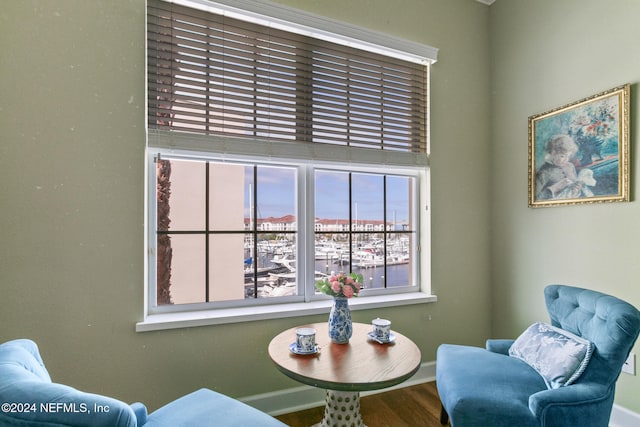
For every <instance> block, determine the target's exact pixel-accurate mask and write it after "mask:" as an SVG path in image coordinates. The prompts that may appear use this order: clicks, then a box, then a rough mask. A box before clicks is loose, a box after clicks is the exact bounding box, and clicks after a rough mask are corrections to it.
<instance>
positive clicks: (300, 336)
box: [296, 328, 316, 353]
mask: <svg viewBox="0 0 640 427" xmlns="http://www.w3.org/2000/svg"><path fill="white" fill-rule="evenodd" d="M296 347H297V350H298V351H299V352H301V353H311V352H313V351H315V349H316V330H315V329H313V328H298V329H297V330H296Z"/></svg>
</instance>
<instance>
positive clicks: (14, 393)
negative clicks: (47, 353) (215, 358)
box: [0, 339, 286, 427]
mask: <svg viewBox="0 0 640 427" xmlns="http://www.w3.org/2000/svg"><path fill="white" fill-rule="evenodd" d="M0 406H1V408H0V426H21V427H26V426H34V427H35V426H38V427H42V426H51V427H63V426H83V427H136V426H145V427H180V426H185V427H187V426H188V427H195V426H198V427H200V426H213V425H215V426H224V427H247V426H260V427H263V426H264V427H266V426H269V427H286V425H285V424H283V423H281V422H280V421H278V420H276V419H275V418H272V417H271V416H269V415H267V414H265V413H263V412H260V411H259V410H257V409H255V408H252V407H251V406H248V405H245V404H244V403H242V402H239V401H237V400H235V399H232V398H230V397H227V396H225V395H223V394H220V393H216V392H214V391H212V390H209V389H206V388H202V389H200V390H197V391H194V392H193V393H190V394H188V395H186V396H183V397H181V398H179V399H177V400H174V401H173V402H170V403H168V404H166V405H165V406H163V407H162V408H160V409H158V410H156V411H154V412H152V413H151V414H148V413H147V408H146V407H145V406H144V405H143V404H142V403H139V402H137V403H133V404H132V405H128V404H126V403H124V402H122V401H119V400H117V399H113V398H111V397H107V396H101V395H99V394H93V393H85V392H83V391H80V390H77V389H75V388H72V387H69V386H66V385H64V384H58V383H54V382H52V381H51V377H50V376H49V373H48V372H47V369H46V368H45V367H44V363H43V361H42V358H41V356H40V353H39V351H38V346H37V345H36V343H35V342H33V341H31V340H28V339H18V340H13V341H8V342H6V343H4V344H2V345H0Z"/></svg>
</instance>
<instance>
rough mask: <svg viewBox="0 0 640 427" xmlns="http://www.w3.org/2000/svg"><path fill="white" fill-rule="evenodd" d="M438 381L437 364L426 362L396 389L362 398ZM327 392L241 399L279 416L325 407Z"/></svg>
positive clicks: (277, 393)
mask: <svg viewBox="0 0 640 427" xmlns="http://www.w3.org/2000/svg"><path fill="white" fill-rule="evenodd" d="M435 379H436V362H426V363H423V364H422V365H420V369H418V372H416V374H415V375H414V376H412V377H411V378H409V379H408V380H407V381H405V382H403V383H401V384H398V385H396V386H394V387H389V388H385V389H382V390H375V391H368V392H363V393H362V394H361V395H362V396H368V395H371V394H376V393H383V392H385V391H389V390H395V389H398V388H403V387H408V386H412V385H416V384H422V383H425V382H429V381H435ZM324 397H325V391H324V390H323V389H319V388H315V387H311V386H300V387H294V388H289V389H285V390H278V391H274V392H270V393H263V394H257V395H254V396H247V397H244V398H241V399H239V400H240V401H242V402H244V403H246V404H247V405H250V406H253V407H254V408H257V409H259V410H261V411H262V412H266V413H268V414H269V415H272V416H277V415H282V414H288V413H290V412H296V411H302V410H304V409H309V408H315V407H318V406H324Z"/></svg>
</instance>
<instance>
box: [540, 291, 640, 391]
mask: <svg viewBox="0 0 640 427" xmlns="http://www.w3.org/2000/svg"><path fill="white" fill-rule="evenodd" d="M544 295H545V301H546V304H547V310H548V312H549V316H550V317H551V324H552V325H553V326H556V327H559V328H562V329H564V330H566V331H569V332H571V333H573V334H575V335H578V336H581V337H583V338H585V339H587V340H589V341H591V342H592V343H593V344H594V346H595V349H594V352H593V354H592V356H591V360H590V361H589V364H588V365H587V369H586V370H585V371H584V373H583V374H582V376H581V377H580V378H579V379H578V381H577V383H582V382H596V383H598V384H604V385H614V384H615V381H616V380H617V378H618V376H619V375H620V371H621V369H622V365H623V364H624V361H625V360H626V359H627V357H628V355H629V352H630V351H631V348H632V347H633V345H634V343H635V341H636V339H637V338H638V333H639V332H640V312H638V310H637V309H636V308H635V307H634V306H632V305H631V304H629V303H627V302H625V301H622V300H621V299H618V298H616V297H613V296H610V295H606V294H603V293H600V292H597V291H592V290H588V289H582V288H576V287H572V286H565V285H549V286H547V287H546V288H545V290H544Z"/></svg>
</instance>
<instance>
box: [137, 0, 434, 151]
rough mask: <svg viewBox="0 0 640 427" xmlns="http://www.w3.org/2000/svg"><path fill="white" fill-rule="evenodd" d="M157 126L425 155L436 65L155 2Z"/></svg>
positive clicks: (151, 110)
mask: <svg viewBox="0 0 640 427" xmlns="http://www.w3.org/2000/svg"><path fill="white" fill-rule="evenodd" d="M147 10H148V28H147V37H148V47H147V51H148V97H149V98H148V126H149V129H159V130H166V131H180V132H187V133H192V134H204V135H221V136H225V137H231V138H233V137H238V138H251V139H257V140H273V141H288V142H297V143H317V144H333V145H341V146H350V147H358V148H372V149H378V150H394V151H403V152H412V153H425V152H426V145H427V129H426V127H427V111H426V108H427V103H426V99H427V81H428V80H427V72H428V67H427V66H426V65H424V64H418V63H414V62H410V61H403V60H401V59H397V58H392V57H389V56H385V55H381V54H378V53H372V52H369V51H365V50H360V49H356V48H353V47H349V46H345V45H342V44H338V43H332V42H328V41H324V40H320V39H315V38H313V37H309V36H304V35H300V34H296V33H293V32H288V31H283V30H279V29H275V28H272V27H268V26H263V25H259V24H255V23H251V22H246V21H242V20H238V19H235V18H231V17H228V16H224V15H218V14H214V13H207V12H203V11H200V10H196V9H191V8H188V7H184V6H181V5H176V4H172V3H167V2H163V1H160V0H149V2H148V7H147Z"/></svg>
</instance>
